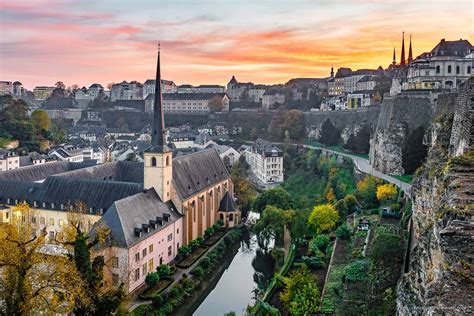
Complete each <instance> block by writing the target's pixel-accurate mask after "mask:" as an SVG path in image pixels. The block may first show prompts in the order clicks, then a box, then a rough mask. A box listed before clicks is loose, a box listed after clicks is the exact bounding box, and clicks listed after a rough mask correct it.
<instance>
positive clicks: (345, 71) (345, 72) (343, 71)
mask: <svg viewBox="0 0 474 316" xmlns="http://www.w3.org/2000/svg"><path fill="white" fill-rule="evenodd" d="M351 74H352V69H351V68H339V69H338V70H337V72H336V75H335V76H334V77H335V78H344V77H348V76H350V75H351Z"/></svg>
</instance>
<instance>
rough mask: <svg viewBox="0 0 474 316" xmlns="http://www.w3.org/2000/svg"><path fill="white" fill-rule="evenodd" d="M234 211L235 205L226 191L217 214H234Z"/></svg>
mask: <svg viewBox="0 0 474 316" xmlns="http://www.w3.org/2000/svg"><path fill="white" fill-rule="evenodd" d="M236 210H237V204H235V201H234V199H233V198H232V197H231V196H230V194H229V191H227V192H226V193H225V194H224V196H223V197H222V200H221V203H220V205H219V212H234V211H236Z"/></svg>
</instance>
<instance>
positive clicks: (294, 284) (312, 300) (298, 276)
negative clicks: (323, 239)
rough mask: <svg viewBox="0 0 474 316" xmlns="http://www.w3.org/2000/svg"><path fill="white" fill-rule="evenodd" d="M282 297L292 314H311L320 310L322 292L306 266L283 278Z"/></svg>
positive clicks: (286, 307)
mask: <svg viewBox="0 0 474 316" xmlns="http://www.w3.org/2000/svg"><path fill="white" fill-rule="evenodd" d="M283 282H284V284H285V288H284V290H283V292H281V294H280V299H281V301H282V303H283V305H284V306H285V309H286V310H287V311H288V312H289V313H290V314H291V315H310V314H314V313H316V312H317V311H318V306H319V300H320V293H319V290H318V286H317V284H316V281H315V280H314V278H313V276H312V274H311V272H310V271H309V270H308V268H306V267H305V266H303V267H301V268H300V269H298V270H296V271H293V272H292V273H291V274H290V276H289V277H288V278H285V279H284V280H283Z"/></svg>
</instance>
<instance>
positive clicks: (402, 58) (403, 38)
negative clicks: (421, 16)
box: [400, 32, 406, 66]
mask: <svg viewBox="0 0 474 316" xmlns="http://www.w3.org/2000/svg"><path fill="white" fill-rule="evenodd" d="M400 65H401V66H405V65H406V62H405V32H403V35H402V56H401V57H400Z"/></svg>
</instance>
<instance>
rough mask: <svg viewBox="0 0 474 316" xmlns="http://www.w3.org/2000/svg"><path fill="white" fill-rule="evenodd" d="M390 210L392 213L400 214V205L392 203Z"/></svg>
mask: <svg viewBox="0 0 474 316" xmlns="http://www.w3.org/2000/svg"><path fill="white" fill-rule="evenodd" d="M390 208H391V209H392V210H393V211H394V212H400V209H401V208H402V207H401V205H400V203H393V204H390Z"/></svg>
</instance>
